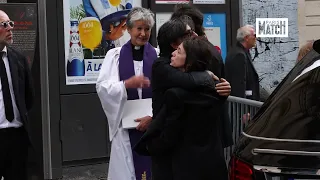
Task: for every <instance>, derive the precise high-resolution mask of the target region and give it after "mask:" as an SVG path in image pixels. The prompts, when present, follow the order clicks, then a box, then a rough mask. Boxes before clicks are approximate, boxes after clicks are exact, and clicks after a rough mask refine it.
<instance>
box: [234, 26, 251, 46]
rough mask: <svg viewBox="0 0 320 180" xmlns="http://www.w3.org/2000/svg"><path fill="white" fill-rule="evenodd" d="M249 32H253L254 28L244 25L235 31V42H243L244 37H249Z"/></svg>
mask: <svg viewBox="0 0 320 180" xmlns="http://www.w3.org/2000/svg"><path fill="white" fill-rule="evenodd" d="M251 31H253V32H254V26H252V25H245V26H242V27H240V28H239V29H238V31H237V41H239V42H243V41H244V38H245V37H246V36H248V35H251Z"/></svg>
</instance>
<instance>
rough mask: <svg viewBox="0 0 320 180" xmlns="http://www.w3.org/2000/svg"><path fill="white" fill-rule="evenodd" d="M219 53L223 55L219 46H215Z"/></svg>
mask: <svg viewBox="0 0 320 180" xmlns="http://www.w3.org/2000/svg"><path fill="white" fill-rule="evenodd" d="M214 47H215V48H216V49H217V50H218V51H219V53H220V54H221V48H220V47H219V46H214Z"/></svg>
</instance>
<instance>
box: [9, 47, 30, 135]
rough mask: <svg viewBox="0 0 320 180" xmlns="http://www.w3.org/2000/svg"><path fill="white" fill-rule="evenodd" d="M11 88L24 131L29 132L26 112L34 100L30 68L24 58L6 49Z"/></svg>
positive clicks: (14, 51)
mask: <svg viewBox="0 0 320 180" xmlns="http://www.w3.org/2000/svg"><path fill="white" fill-rule="evenodd" d="M7 56H8V60H9V65H10V73H11V78H12V86H13V91H14V96H15V100H16V104H17V107H18V110H19V113H20V117H21V120H22V123H23V126H24V127H25V129H26V131H27V132H28V131H29V129H30V128H29V118H28V111H29V110H30V109H31V107H32V104H33V100H34V87H33V82H32V77H31V72H30V66H29V64H28V62H27V59H26V57H25V56H23V55H22V54H21V53H20V52H18V51H16V50H15V49H13V48H11V47H7Z"/></svg>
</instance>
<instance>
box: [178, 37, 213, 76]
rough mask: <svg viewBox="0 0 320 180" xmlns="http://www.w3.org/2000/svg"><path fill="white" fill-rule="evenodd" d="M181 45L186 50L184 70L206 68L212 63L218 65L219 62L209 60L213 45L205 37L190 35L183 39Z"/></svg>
mask: <svg viewBox="0 0 320 180" xmlns="http://www.w3.org/2000/svg"><path fill="white" fill-rule="evenodd" d="M182 46H183V48H184V50H185V52H186V62H185V70H186V72H190V71H205V70H208V68H209V65H210V64H212V63H214V64H215V65H216V66H219V62H211V61H212V60H213V59H212V57H213V56H214V49H213V48H214V46H212V44H211V43H210V42H209V41H208V40H207V39H206V38H204V37H191V38H188V39H186V40H184V41H183V43H182Z"/></svg>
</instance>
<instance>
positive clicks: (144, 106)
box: [122, 98, 152, 129]
mask: <svg viewBox="0 0 320 180" xmlns="http://www.w3.org/2000/svg"><path fill="white" fill-rule="evenodd" d="M145 116H152V99H151V98H148V99H137V100H129V101H127V102H126V104H125V105H124V111H123V116H122V127H123V128H124V129H134V128H136V127H137V126H138V125H139V122H135V119H138V118H142V117H145Z"/></svg>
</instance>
